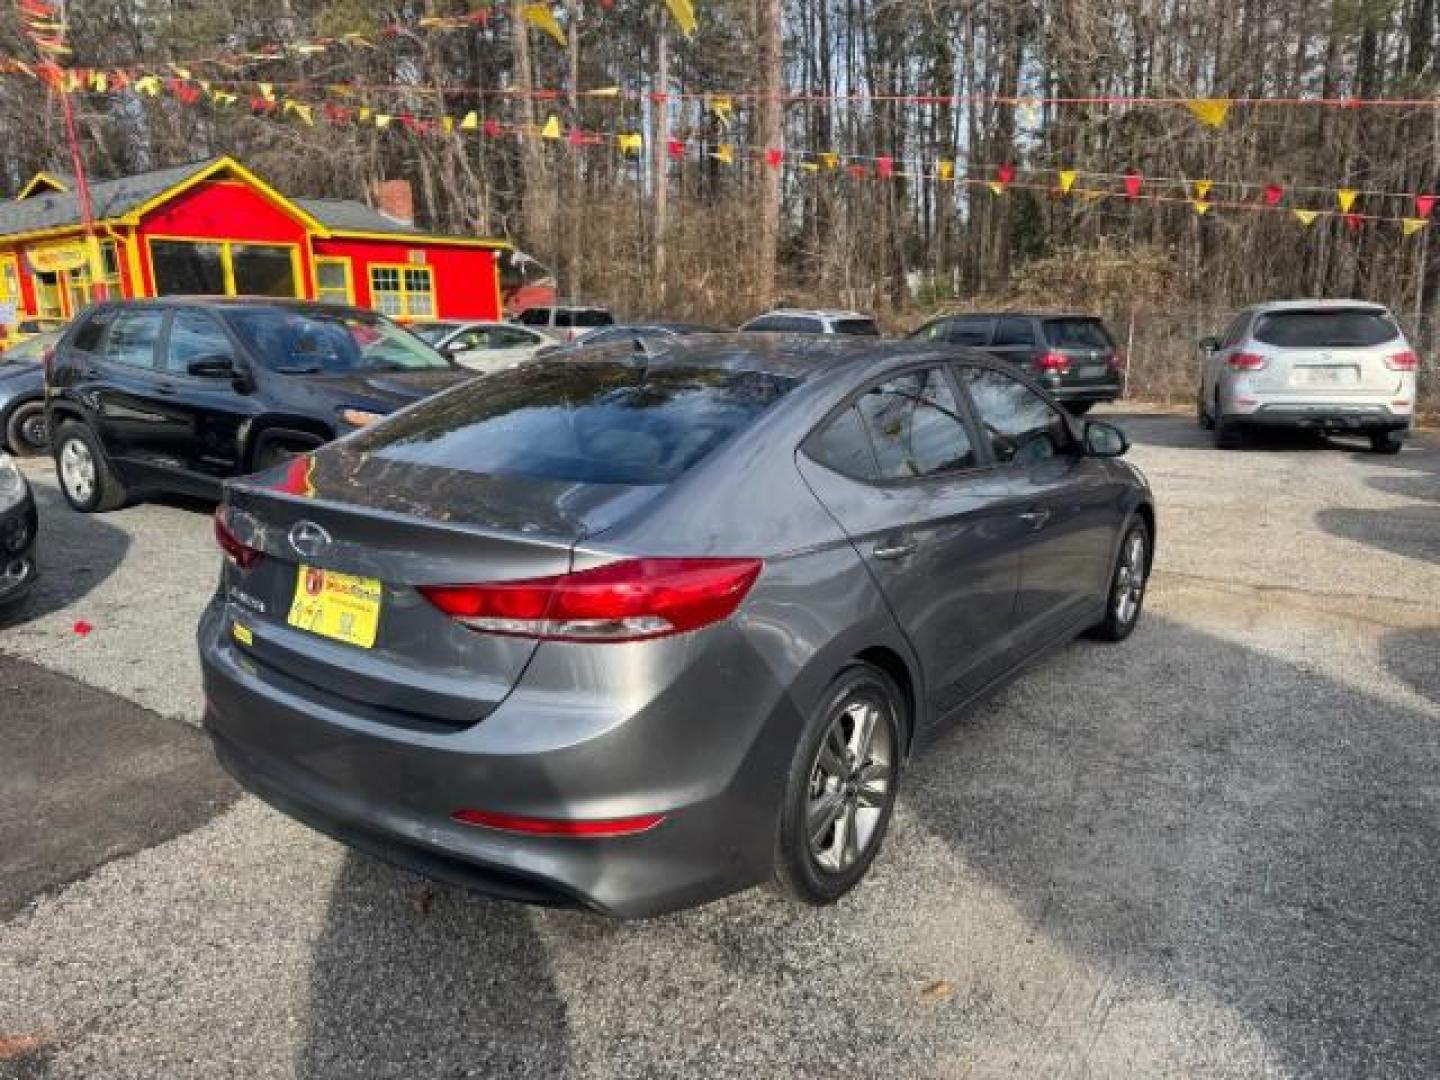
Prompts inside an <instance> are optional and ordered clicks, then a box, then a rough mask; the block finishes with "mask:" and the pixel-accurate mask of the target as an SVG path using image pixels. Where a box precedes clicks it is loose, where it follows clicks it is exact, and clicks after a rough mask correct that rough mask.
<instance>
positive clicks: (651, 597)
mask: <svg viewBox="0 0 1440 1080" xmlns="http://www.w3.org/2000/svg"><path fill="white" fill-rule="evenodd" d="M763 565H764V564H763V563H762V562H761V561H760V560H759V559H624V560H622V561H620V562H613V563H609V564H608V565H606V566H598V567H596V568H594V569H593V570H580V571H578V572H575V573H571V574H558V575H556V576H555V577H546V578H531V579H529V580H526V581H495V582H488V583H485V584H481V585H422V586H419V587H418V591H419V592H420V594H421V595H422V596H424V597H425V598H426V599H427V600H429V601H430V602H431V603H432V604H434V605H435V606H436V607H437V608H439V609H440V610H441V611H443V612H445V614H447V615H450V616H453V617H454V618H456V619H458V620H459V621H460V622H462V623H464V624H465V625H466V626H468V627H470V628H471V629H472V630H482V631H485V632H487V633H492V634H510V635H514V636H518V637H530V638H539V639H540V640H542V641H594V642H616V641H641V640H644V639H646V638H656V637H664V636H666V635H667V634H679V633H683V632H684V631H686V630H698V629H699V628H700V627H702V626H709V625H710V624H712V623H717V622H720V621H721V620H723V619H727V618H729V617H730V616H731V615H732V614H733V613H734V611H735V609H736V608H738V607H739V606H740V602H741V601H742V600H744V599H745V596H746V594H747V593H749V591H750V588H751V586H752V585H754V584H755V579H756V578H758V577H759V576H760V570H761V567H762V566H763Z"/></svg>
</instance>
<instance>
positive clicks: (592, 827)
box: [450, 810, 665, 837]
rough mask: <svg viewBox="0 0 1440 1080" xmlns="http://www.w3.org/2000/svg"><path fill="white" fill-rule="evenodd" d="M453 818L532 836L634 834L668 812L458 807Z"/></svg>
mask: <svg viewBox="0 0 1440 1080" xmlns="http://www.w3.org/2000/svg"><path fill="white" fill-rule="evenodd" d="M450 817H451V819H452V820H454V821H458V822H460V824H462V825H479V826H481V827H482V828H486V829H501V830H503V831H505V832H515V833H529V834H530V835H531V836H588V837H604V836H633V835H634V834H635V833H642V832H647V831H648V830H650V829H653V828H654V827H655V826H656V825H659V824H660V823H661V822H662V821H664V820H665V815H664V814H639V815H637V816H635V817H623V818H532V817H522V816H521V815H519V814H499V813H495V812H494V811H491V810H456V811H455V812H454V813H453V814H451V815H450Z"/></svg>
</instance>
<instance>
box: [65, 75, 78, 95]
mask: <svg viewBox="0 0 1440 1080" xmlns="http://www.w3.org/2000/svg"><path fill="white" fill-rule="evenodd" d="M79 89H80V76H79V75H76V74H75V72H73V71H67V72H66V73H65V90H66V92H67V93H71V94H73V93H74V92H75V91H77V90H79Z"/></svg>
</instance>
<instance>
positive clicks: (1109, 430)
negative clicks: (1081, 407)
mask: <svg viewBox="0 0 1440 1080" xmlns="http://www.w3.org/2000/svg"><path fill="white" fill-rule="evenodd" d="M1129 449H1130V440H1129V439H1127V438H1126V437H1125V432H1123V431H1121V430H1120V429H1119V428H1118V427H1116V426H1115V425H1114V424H1107V423H1105V421H1103V420H1089V421H1087V422H1086V424H1085V452H1086V453H1087V454H1089V455H1090V456H1091V457H1119V456H1120V455H1122V454H1123V453H1125V451H1126V450H1129Z"/></svg>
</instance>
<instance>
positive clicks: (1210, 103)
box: [1185, 98, 1230, 128]
mask: <svg viewBox="0 0 1440 1080" xmlns="http://www.w3.org/2000/svg"><path fill="white" fill-rule="evenodd" d="M1185 107H1186V108H1187V109H1189V110H1190V112H1191V114H1192V115H1193V116H1194V117H1195V119H1196V120H1199V121H1200V122H1201V123H1202V124H1204V125H1205V126H1206V127H1213V128H1218V127H1219V126H1220V125H1221V124H1223V123H1225V117H1226V116H1228V115H1229V113H1230V102H1228V101H1226V100H1225V99H1224V98H1195V99H1193V100H1191V101H1187V102H1186V103H1185Z"/></svg>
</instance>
